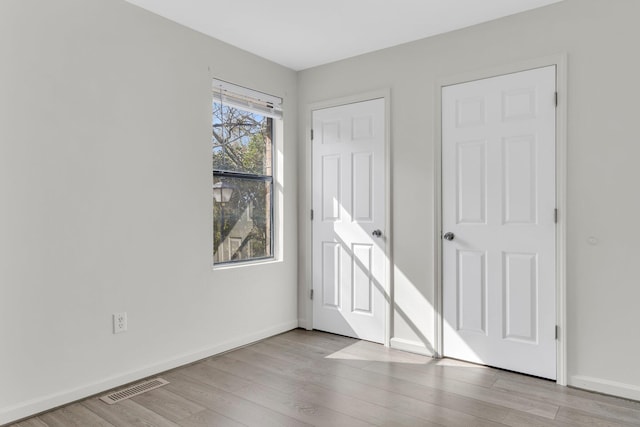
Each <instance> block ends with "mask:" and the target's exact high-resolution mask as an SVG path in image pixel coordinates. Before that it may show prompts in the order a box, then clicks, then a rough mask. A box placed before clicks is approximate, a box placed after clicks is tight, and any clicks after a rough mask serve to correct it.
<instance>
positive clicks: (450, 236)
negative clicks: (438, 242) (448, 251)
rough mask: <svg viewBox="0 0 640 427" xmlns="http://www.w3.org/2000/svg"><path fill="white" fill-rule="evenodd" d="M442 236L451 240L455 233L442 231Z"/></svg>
mask: <svg viewBox="0 0 640 427" xmlns="http://www.w3.org/2000/svg"><path fill="white" fill-rule="evenodd" d="M442 237H443V238H444V240H449V241H451V240H453V238H454V237H456V235H455V234H453V233H452V232H450V231H449V232H447V233H444V236H442Z"/></svg>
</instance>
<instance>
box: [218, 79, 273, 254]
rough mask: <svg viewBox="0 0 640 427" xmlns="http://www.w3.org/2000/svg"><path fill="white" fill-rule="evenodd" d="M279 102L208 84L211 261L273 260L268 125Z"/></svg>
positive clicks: (270, 130) (226, 85)
mask: <svg viewBox="0 0 640 427" xmlns="http://www.w3.org/2000/svg"><path fill="white" fill-rule="evenodd" d="M281 102H282V100H281V99H280V98H276V97H273V96H270V95H266V94H263V93H260V92H256V91H253V90H250V89H246V88H242V87H240V86H235V85H232V84H230V83H226V82H223V81H220V80H214V82H213V119H212V164H213V199H214V200H213V262H214V264H221V263H232V262H241V261H248V260H257V259H265V258H271V257H273V236H274V233H273V146H274V136H275V134H274V132H275V131H274V129H275V126H274V121H275V120H278V119H280V118H281V110H280V104H281Z"/></svg>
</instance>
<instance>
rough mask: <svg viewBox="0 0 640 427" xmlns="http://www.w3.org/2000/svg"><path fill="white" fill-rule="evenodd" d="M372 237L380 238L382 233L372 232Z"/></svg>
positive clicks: (378, 231)
mask: <svg viewBox="0 0 640 427" xmlns="http://www.w3.org/2000/svg"><path fill="white" fill-rule="evenodd" d="M371 234H373V237H381V236H382V231H380V230H373V233H371Z"/></svg>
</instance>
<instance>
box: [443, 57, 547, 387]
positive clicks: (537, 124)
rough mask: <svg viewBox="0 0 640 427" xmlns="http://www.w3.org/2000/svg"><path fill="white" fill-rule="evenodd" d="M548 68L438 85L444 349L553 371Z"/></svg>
mask: <svg viewBox="0 0 640 427" xmlns="http://www.w3.org/2000/svg"><path fill="white" fill-rule="evenodd" d="M555 76H556V72H555V67H554V66H551V67H545V68H539V69H534V70H529V71H524V72H520V73H514V74H509V75H504V76H499V77H493V78H489V79H484V80H477V81H473V82H469V83H463V84H458V85H454V86H448V87H445V88H443V91H442V196H443V212H442V217H443V224H442V226H443V233H446V232H450V233H453V235H454V238H453V240H443V241H442V245H443V308H444V325H443V348H444V355H445V356H448V357H453V358H459V359H463V360H468V361H472V362H477V363H483V364H487V365H491V366H496V367H500V368H505V369H510V370H514V371H518V372H523V373H528V374H532V375H537V376H541V377H545V378H551V379H555V378H556V343H555V319H556V303H555V295H556V271H555V268H556V262H555V259H556V258H555V231H556V227H555V220H554V217H555V215H554V213H555V207H556V196H555V186H556V184H555V170H556V168H555V117H556V116H555V114H556V106H555V91H556V89H555V88H556V84H555V78H556V77H555Z"/></svg>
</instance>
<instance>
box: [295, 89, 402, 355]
mask: <svg viewBox="0 0 640 427" xmlns="http://www.w3.org/2000/svg"><path fill="white" fill-rule="evenodd" d="M380 98H383V99H384V105H385V111H384V116H385V117H384V120H385V138H384V145H385V148H384V150H385V216H386V219H385V230H387V231H386V233H385V234H386V235H385V237H386V239H387V244H386V257H385V258H386V261H385V263H386V266H385V271H386V281H387V283H386V289H385V302H386V304H385V331H384V345H385V346H387V347H388V346H389V341H390V339H391V331H392V326H393V324H392V320H393V319H392V312H391V301H393V283H392V280H393V271H392V266H393V262H392V252H393V251H392V248H393V243H392V242H393V228H392V220H391V219H392V218H391V215H392V210H391V143H390V141H391V126H390V125H391V120H390V118H391V114H390V112H391V109H390V104H391V91H390V89H380V90H376V91H371V92H366V93H362V94H357V95H351V96H346V97H342V98H334V99H328V100H324V101H318V102H314V103H310V104H308V105H307V107H306V110H305V115H304V121H305V128H304V132H305V136H304V141H305V144H304V146H303V147H302V151H303V153H302V154H303V156H304V161H305V177H304V188H305V200H304V212H302V218H304V223H303V226H304V230H301V231H302V232H303V235H304V242H305V243H306V244H305V245H304V247H303V248H302V253H303V259H304V263H303V266H302V269H303V272H304V291H303V298H304V301H305V313H306V316H305V318H304V319H300V326H301V327H304V328H305V329H307V330H311V329H313V304H312V301H311V298H310V297H309V296H310V292H311V287H312V285H313V271H312V267H311V266H312V255H313V252H312V249H313V246H312V245H313V235H312V227H313V224H312V221H311V208H312V200H313V188H312V183H313V170H312V164H313V163H312V154H313V150H312V149H311V127H312V116H313V111H314V110H321V109H324V108H331V107H338V106H341V105H345V104H354V103H356V102H363V101H370V100H373V99H380Z"/></svg>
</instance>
